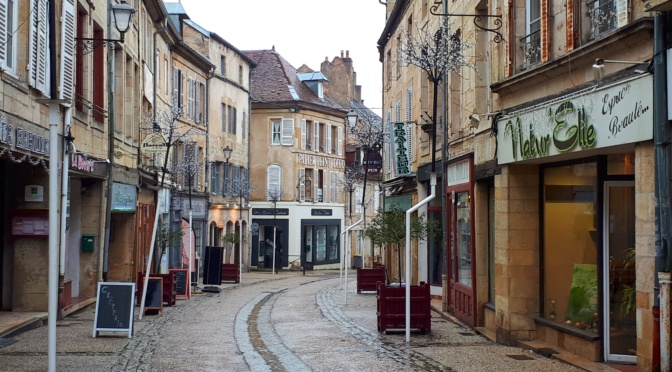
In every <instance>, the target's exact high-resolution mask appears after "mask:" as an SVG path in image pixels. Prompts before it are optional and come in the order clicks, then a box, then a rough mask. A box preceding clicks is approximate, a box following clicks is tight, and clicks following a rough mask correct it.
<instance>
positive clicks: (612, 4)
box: [586, 0, 618, 39]
mask: <svg viewBox="0 0 672 372" xmlns="http://www.w3.org/2000/svg"><path fill="white" fill-rule="evenodd" d="M586 5H587V6H588V17H590V21H591V37H592V39H597V38H599V37H600V36H601V35H603V34H605V33H607V32H609V31H612V30H615V29H616V26H617V25H618V12H617V10H616V1H613V0H595V1H591V2H588V3H586Z"/></svg>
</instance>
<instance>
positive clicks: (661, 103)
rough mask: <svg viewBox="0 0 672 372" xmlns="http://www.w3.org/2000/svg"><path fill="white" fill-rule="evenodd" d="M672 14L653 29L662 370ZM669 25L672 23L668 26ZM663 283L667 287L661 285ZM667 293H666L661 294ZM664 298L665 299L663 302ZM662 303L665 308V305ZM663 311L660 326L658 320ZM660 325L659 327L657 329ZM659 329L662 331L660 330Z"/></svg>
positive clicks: (664, 358) (663, 364)
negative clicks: (671, 21)
mask: <svg viewBox="0 0 672 372" xmlns="http://www.w3.org/2000/svg"><path fill="white" fill-rule="evenodd" d="M667 16H668V13H666V12H657V13H656V15H655V17H654V26H653V27H654V31H653V52H654V57H653V71H654V75H653V125H654V129H653V140H654V145H655V179H656V184H655V200H656V217H655V221H656V223H655V226H656V241H655V243H656V247H655V248H656V251H655V266H656V267H655V268H656V272H657V273H658V275H657V276H656V277H654V288H653V289H654V305H653V316H654V345H653V356H652V365H653V367H654V369H655V368H656V364H657V363H658V362H660V370H661V371H670V329H669V327H670V303H669V299H670V298H669V286H670V269H671V267H672V265H671V263H670V260H671V259H672V255H670V252H669V247H670V243H671V242H672V239H671V236H670V235H671V232H670V223H672V219H671V210H670V209H671V207H670V184H669V182H670V136H671V134H672V132H671V131H670V126H669V122H668V112H667V92H666V84H667V71H666V60H665V59H666V58H665V57H666V55H665V53H666V50H665V48H666V42H667V40H666V36H667V35H666V34H665V33H666V31H665V30H666V23H667V21H668V17H667ZM667 27H669V26H667ZM660 285H663V286H664V288H659V286H660ZM660 292H663V293H660ZM661 299H663V300H664V301H661ZM661 306H662V308H661ZM658 314H660V327H659V328H657V327H655V320H656V319H657V318H658V316H657V315H658ZM656 328H657V329H656ZM656 331H658V332H659V333H657V332H656Z"/></svg>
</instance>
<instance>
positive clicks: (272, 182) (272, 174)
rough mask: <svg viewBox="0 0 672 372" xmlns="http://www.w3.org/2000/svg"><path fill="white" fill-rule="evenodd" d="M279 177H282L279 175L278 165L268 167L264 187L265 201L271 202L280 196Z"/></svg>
mask: <svg viewBox="0 0 672 372" xmlns="http://www.w3.org/2000/svg"><path fill="white" fill-rule="evenodd" d="M281 176H282V175H281V173H280V166H278V165H269V166H268V184H267V185H266V193H267V195H266V196H267V199H269V200H271V199H273V198H278V197H279V196H280V190H281V184H280V180H281Z"/></svg>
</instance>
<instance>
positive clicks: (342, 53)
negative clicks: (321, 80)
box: [341, 50, 343, 58]
mask: <svg viewBox="0 0 672 372" xmlns="http://www.w3.org/2000/svg"><path fill="white" fill-rule="evenodd" d="M341 58H343V51H342V50H341Z"/></svg>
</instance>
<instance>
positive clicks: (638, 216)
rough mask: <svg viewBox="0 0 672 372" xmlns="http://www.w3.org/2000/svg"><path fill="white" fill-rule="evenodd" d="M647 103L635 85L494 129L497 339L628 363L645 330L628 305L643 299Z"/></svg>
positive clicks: (649, 151) (579, 95)
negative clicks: (525, 341)
mask: <svg viewBox="0 0 672 372" xmlns="http://www.w3.org/2000/svg"><path fill="white" fill-rule="evenodd" d="M652 102H653V99H652V77H651V76H650V75H645V76H638V77H635V78H630V79H625V80H622V81H620V82H617V83H614V84H612V85H609V86H604V87H599V88H597V89H595V88H591V89H587V90H583V91H578V92H576V93H574V94H570V95H567V96H564V97H559V98H557V99H554V100H553V101H550V102H547V103H544V104H541V105H538V106H535V107H532V108H529V109H521V110H518V111H514V112H511V113H509V114H507V115H505V116H504V117H502V118H501V119H500V120H499V121H498V123H497V125H498V134H497V145H498V153H497V155H498V163H499V164H500V165H501V166H502V174H501V175H500V176H497V177H496V178H495V203H496V204H495V213H496V215H497V225H496V226H495V247H496V252H495V262H496V264H495V272H496V275H495V283H496V291H495V297H496V301H495V305H496V313H497V317H496V318H497V324H496V326H497V329H496V332H497V335H498V338H503V339H508V341H513V340H515V339H520V338H525V336H527V337H529V336H533V338H537V339H540V340H543V341H545V342H547V343H549V344H551V345H553V346H557V347H560V348H563V349H566V350H569V351H570V352H573V353H575V354H577V355H579V356H582V357H584V358H587V359H590V360H594V361H613V362H626V363H636V361H637V354H638V352H639V350H638V344H639V341H638V337H642V335H643V334H649V335H650V334H651V333H650V332H651V330H652V329H653V321H652V319H651V316H650V314H651V308H650V307H651V304H652V301H637V300H636V298H637V299H641V298H649V297H651V295H652V291H653V280H652V278H653V271H654V267H653V261H652V260H650V259H649V257H650V256H651V255H652V253H653V252H652V249H653V244H652V242H653V239H654V233H655V232H654V224H653V221H654V205H653V191H654V178H653V175H654V173H653V169H654V160H653V159H654V151H653V149H654V147H653V143H652V141H651V140H652V138H653V107H652ZM642 261H644V262H646V263H647V265H644V264H642ZM635 263H637V265H635ZM648 263H650V264H651V265H648ZM635 283H637V286H636V285H635ZM638 335H639V336H638Z"/></svg>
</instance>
